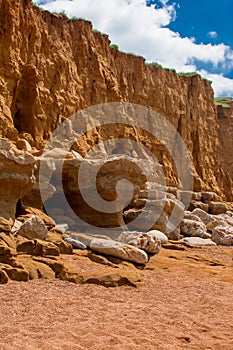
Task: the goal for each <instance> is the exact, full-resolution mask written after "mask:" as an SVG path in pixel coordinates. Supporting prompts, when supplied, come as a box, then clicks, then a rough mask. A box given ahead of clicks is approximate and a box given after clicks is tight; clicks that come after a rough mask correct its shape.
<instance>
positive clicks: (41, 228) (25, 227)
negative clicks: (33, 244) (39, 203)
mask: <svg viewBox="0 0 233 350" xmlns="http://www.w3.org/2000/svg"><path fill="white" fill-rule="evenodd" d="M47 233H48V229H47V227H46V226H45V223H44V221H43V220H42V219H41V218H40V217H39V216H36V215H32V216H31V217H30V218H29V219H27V220H26V221H25V222H24V223H23V224H22V226H21V227H20V229H19V231H18V232H17V234H18V235H20V236H23V237H25V238H27V239H37V238H38V239H42V240H43V239H45V238H46V236H47Z"/></svg>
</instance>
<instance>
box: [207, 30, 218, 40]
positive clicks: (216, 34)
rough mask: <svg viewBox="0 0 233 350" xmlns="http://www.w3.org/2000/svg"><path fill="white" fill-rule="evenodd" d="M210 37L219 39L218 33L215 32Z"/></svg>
mask: <svg viewBox="0 0 233 350" xmlns="http://www.w3.org/2000/svg"><path fill="white" fill-rule="evenodd" d="M208 35H209V36H210V37H211V38H213V39H215V38H217V36H218V33H217V32H214V31H213V32H209V33H208Z"/></svg>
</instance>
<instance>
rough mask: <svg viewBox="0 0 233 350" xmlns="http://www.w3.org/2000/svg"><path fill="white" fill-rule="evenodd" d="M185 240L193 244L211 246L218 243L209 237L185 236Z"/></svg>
mask: <svg viewBox="0 0 233 350" xmlns="http://www.w3.org/2000/svg"><path fill="white" fill-rule="evenodd" d="M183 241H184V242H188V243H190V244H193V245H204V246H205V245H208V246H209V245H210V246H216V245H217V244H216V243H215V242H213V241H212V240H211V239H209V238H207V239H203V238H200V237H185V238H183Z"/></svg>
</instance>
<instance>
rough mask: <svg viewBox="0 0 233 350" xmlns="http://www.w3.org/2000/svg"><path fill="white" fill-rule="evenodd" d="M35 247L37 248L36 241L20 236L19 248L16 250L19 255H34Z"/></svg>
mask: <svg viewBox="0 0 233 350" xmlns="http://www.w3.org/2000/svg"><path fill="white" fill-rule="evenodd" d="M34 247H35V243H34V240H28V239H26V238H24V237H20V236H19V237H18V239H17V248H16V250H17V253H18V254H27V255H32V254H33V249H34Z"/></svg>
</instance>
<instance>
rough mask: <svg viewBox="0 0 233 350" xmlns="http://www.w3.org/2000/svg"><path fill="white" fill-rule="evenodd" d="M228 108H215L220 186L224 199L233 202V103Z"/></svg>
mask: <svg viewBox="0 0 233 350" xmlns="http://www.w3.org/2000/svg"><path fill="white" fill-rule="evenodd" d="M227 104H228V106H229V107H228V108H226V107H223V106H222V105H219V106H217V109H218V123H219V141H220V157H221V167H222V179H221V180H222V184H223V188H224V192H225V194H226V198H227V199H228V200H229V201H231V202H232V201H233V177H232V176H233V175H232V174H233V156H232V154H233V146H232V140H233V101H231V102H230V101H229V102H228V103H227Z"/></svg>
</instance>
